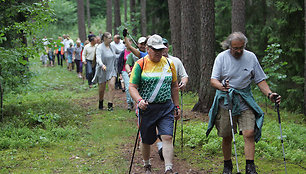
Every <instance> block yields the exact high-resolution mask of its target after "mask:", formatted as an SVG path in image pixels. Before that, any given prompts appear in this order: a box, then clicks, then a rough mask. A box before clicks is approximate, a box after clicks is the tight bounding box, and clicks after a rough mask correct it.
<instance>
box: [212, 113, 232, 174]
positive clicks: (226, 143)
mask: <svg viewBox="0 0 306 174" xmlns="http://www.w3.org/2000/svg"><path fill="white" fill-rule="evenodd" d="M233 124H234V125H233V127H234V132H236V127H237V118H236V117H234V118H233ZM215 126H216V128H217V130H218V136H219V137H222V152H223V158H224V168H223V174H230V173H232V169H233V165H232V160H231V155H232V127H231V123H230V118H229V112H228V110H226V109H223V108H219V110H218V114H217V116H216V121H215Z"/></svg>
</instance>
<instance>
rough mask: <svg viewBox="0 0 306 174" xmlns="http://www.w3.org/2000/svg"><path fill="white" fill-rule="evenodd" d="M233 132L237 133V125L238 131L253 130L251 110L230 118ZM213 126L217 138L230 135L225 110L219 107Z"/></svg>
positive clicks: (230, 130)
mask: <svg viewBox="0 0 306 174" xmlns="http://www.w3.org/2000/svg"><path fill="white" fill-rule="evenodd" d="M232 118H233V127H234V132H235V133H237V123H238V126H239V130H241V131H244V130H254V128H255V115H254V113H253V110H250V109H248V110H245V111H242V112H241V115H236V116H232ZM215 125H216V128H217V130H218V136H219V137H228V136H231V135H232V128H231V122H230V118H229V112H228V110H226V109H223V108H221V107H219V110H218V114H217V117H216V120H215Z"/></svg>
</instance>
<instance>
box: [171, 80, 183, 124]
mask: <svg viewBox="0 0 306 174" xmlns="http://www.w3.org/2000/svg"><path fill="white" fill-rule="evenodd" d="M171 98H172V101H173V103H174V105H175V106H179V86H178V84H177V81H175V82H172V84H171ZM180 115H181V110H180V109H178V112H177V113H175V115H174V117H175V119H176V120H177V119H179V118H180Z"/></svg>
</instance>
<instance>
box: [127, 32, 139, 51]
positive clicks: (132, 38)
mask: <svg viewBox="0 0 306 174" xmlns="http://www.w3.org/2000/svg"><path fill="white" fill-rule="evenodd" d="M128 35H129V36H130V38H131V39H132V41H133V43H134V44H135V45H136V47H137V48H138V45H137V42H136V41H135V40H134V38H133V37H132V36H131V35H130V33H128Z"/></svg>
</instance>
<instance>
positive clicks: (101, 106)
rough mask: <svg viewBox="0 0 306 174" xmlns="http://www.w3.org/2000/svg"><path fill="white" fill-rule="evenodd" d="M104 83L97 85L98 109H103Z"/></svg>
mask: <svg viewBox="0 0 306 174" xmlns="http://www.w3.org/2000/svg"><path fill="white" fill-rule="evenodd" d="M105 86H106V83H105V82H104V83H99V109H100V110H102V109H103V99H104V91H105Z"/></svg>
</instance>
